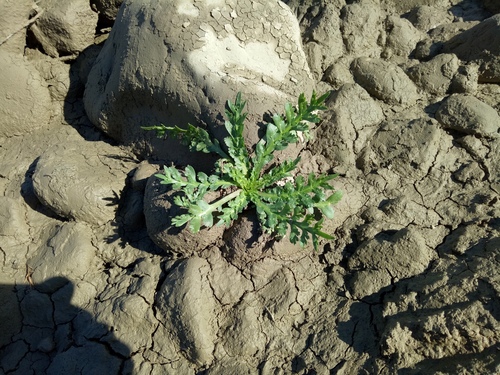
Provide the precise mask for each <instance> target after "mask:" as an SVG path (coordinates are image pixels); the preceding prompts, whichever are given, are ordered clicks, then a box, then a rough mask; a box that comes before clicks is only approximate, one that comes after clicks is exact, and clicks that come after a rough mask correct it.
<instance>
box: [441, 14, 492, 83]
mask: <svg viewBox="0 0 500 375" xmlns="http://www.w3.org/2000/svg"><path fill="white" fill-rule="evenodd" d="M443 51H444V52H450V53H454V54H456V55H457V56H458V58H459V59H461V60H463V61H473V62H476V63H477V64H478V65H479V81H480V82H490V83H500V14H496V15H494V16H493V17H490V18H488V19H486V20H484V21H483V22H481V23H479V24H477V25H476V26H474V27H472V28H470V29H469V30H467V31H464V32H462V33H460V34H458V35H456V36H455V37H453V38H451V39H450V40H449V41H448V42H446V43H445V44H444V48H443Z"/></svg>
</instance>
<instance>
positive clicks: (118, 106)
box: [84, 0, 314, 164]
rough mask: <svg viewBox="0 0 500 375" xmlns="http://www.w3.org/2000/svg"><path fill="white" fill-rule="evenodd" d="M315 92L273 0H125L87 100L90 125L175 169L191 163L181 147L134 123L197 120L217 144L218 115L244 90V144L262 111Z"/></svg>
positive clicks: (289, 21) (221, 130)
mask: <svg viewBox="0 0 500 375" xmlns="http://www.w3.org/2000/svg"><path fill="white" fill-rule="evenodd" d="M313 88H314V82H313V78H312V75H311V73H310V71H309V68H308V65H307V61H306V56H305V54H304V51H303V50H302V47H301V37H300V29H299V25H298V22H297V19H296V18H295V16H294V14H293V13H292V12H291V10H290V9H289V8H288V6H286V5H285V4H284V3H282V2H280V1H266V0H258V1H236V0H219V1H208V2H202V1H194V0H191V1H185V0H183V1H180V0H176V1H173V2H172V1H165V0H141V1H135V0H134V1H131V0H129V1H124V3H123V4H122V7H121V9H120V12H119V13H118V15H117V19H116V22H115V24H114V27H113V30H112V32H111V34H110V36H109V38H108V40H107V41H106V43H105V45H104V48H103V49H102V51H101V53H100V55H99V57H98V58H97V60H96V62H95V65H94V67H93V69H92V71H91V72H90V75H89V79H88V82H87V86H86V90H85V98H84V99H85V109H86V111H87V114H88V116H89V118H90V120H91V121H92V122H93V123H94V124H95V125H96V126H97V127H99V128H100V129H102V130H103V131H105V132H106V133H107V134H109V135H110V136H111V137H113V138H115V139H117V140H120V141H123V142H125V143H130V144H134V145H135V146H136V147H137V150H138V151H139V152H145V151H147V150H148V147H149V146H152V147H153V152H154V153H155V156H156V157H159V158H163V159H168V160H171V161H173V162H175V163H179V164H182V163H186V160H189V159H190V158H191V159H192V158H193V155H192V154H189V153H187V150H186V148H185V147H182V146H180V145H179V142H178V141H177V140H175V139H173V140H171V139H167V140H162V141H159V140H157V139H154V137H153V135H152V134H150V133H148V134H147V135H146V134H145V131H144V130H142V129H141V128H140V126H141V125H142V126H146V125H157V124H159V123H164V124H168V125H179V126H185V125H186V124H187V123H192V124H194V125H199V124H200V125H206V126H209V127H210V128H211V130H212V132H213V133H214V135H215V136H217V137H219V138H223V137H224V136H225V135H226V134H227V133H226V130H225V127H224V125H223V121H221V120H222V118H221V115H220V114H221V113H224V109H225V103H226V101H227V100H228V99H231V100H234V98H235V96H236V93H237V92H242V94H243V97H244V98H245V99H247V100H248V107H247V110H248V113H249V116H248V120H249V121H248V123H249V124H254V125H252V126H249V127H247V129H246V133H245V137H246V138H247V142H248V144H249V146H251V145H253V144H255V143H256V142H257V140H258V131H259V127H258V125H257V124H258V123H260V122H262V115H263V114H264V113H266V112H268V111H272V112H283V105H284V104H285V102H286V101H291V100H293V101H295V100H296V99H295V98H297V97H298V94H299V93H302V92H305V93H307V95H308V96H309V94H310V93H311V92H312V89H313ZM145 137H149V138H148V140H147V141H146V143H141V142H144V139H145ZM148 145H149V146H148ZM203 160H205V161H206V157H203ZM203 160H202V161H203ZM202 161H201V162H202Z"/></svg>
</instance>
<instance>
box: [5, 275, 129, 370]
mask: <svg viewBox="0 0 500 375" xmlns="http://www.w3.org/2000/svg"><path fill="white" fill-rule="evenodd" d="M27 279H28V281H29V283H28V284H21V285H12V284H11V285H9V284H0V300H1V301H2V303H1V304H0V372H1V373H2V374H34V375H38V374H40V375H41V374H44V375H45V374H48V375H56V374H122V373H123V369H124V366H125V363H126V361H127V360H128V359H129V357H130V349H129V348H128V347H127V346H126V345H125V344H123V343H121V342H119V341H118V340H117V339H116V337H115V336H114V334H113V327H108V326H106V325H105V324H102V323H100V322H98V321H97V320H96V319H95V318H94V317H93V316H92V315H91V314H90V313H89V312H87V311H85V310H84V309H82V308H80V307H77V306H75V305H73V304H72V303H71V299H72V298H73V295H74V289H75V285H74V284H73V283H72V282H71V281H70V280H68V279H66V278H64V277H54V278H51V279H48V280H46V281H45V282H44V283H41V284H32V283H31V282H30V279H29V276H28V277H27Z"/></svg>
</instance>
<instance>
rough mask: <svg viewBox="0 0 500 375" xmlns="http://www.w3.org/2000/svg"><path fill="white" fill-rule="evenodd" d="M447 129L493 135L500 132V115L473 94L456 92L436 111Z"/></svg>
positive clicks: (439, 119)
mask: <svg viewBox="0 0 500 375" xmlns="http://www.w3.org/2000/svg"><path fill="white" fill-rule="evenodd" d="M436 118H437V119H438V121H439V122H440V123H441V124H442V125H443V127H444V128H445V129H453V130H456V131H458V132H460V133H465V134H474V135H478V136H486V137H488V136H489V137H493V136H498V135H499V132H500V116H499V115H498V112H497V111H496V110H495V109H494V108H492V107H490V106H489V105H488V104H486V103H484V102H482V101H480V100H479V99H477V98H475V97H474V96H471V95H466V94H454V95H452V96H450V97H448V98H447V99H446V100H445V101H444V102H443V104H441V106H440V107H439V109H438V111H437V112H436Z"/></svg>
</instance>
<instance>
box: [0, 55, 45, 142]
mask: <svg viewBox="0 0 500 375" xmlns="http://www.w3.org/2000/svg"><path fill="white" fill-rule="evenodd" d="M0 66H2V69H1V71H0V87H1V88H2V95H0V117H1V118H2V121H1V122H0V137H12V136H14V135H22V134H26V133H30V132H32V131H33V130H35V129H38V128H40V127H42V126H44V125H46V124H47V123H48V122H49V119H50V116H51V114H52V102H51V98H50V93H49V90H48V88H47V84H46V83H45V81H44V80H43V78H42V77H41V76H40V74H39V73H38V71H37V70H36V69H35V67H34V66H33V65H32V64H30V63H29V62H28V61H27V60H25V59H24V58H23V57H22V56H17V55H14V54H12V53H10V52H7V51H5V50H2V51H0Z"/></svg>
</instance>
